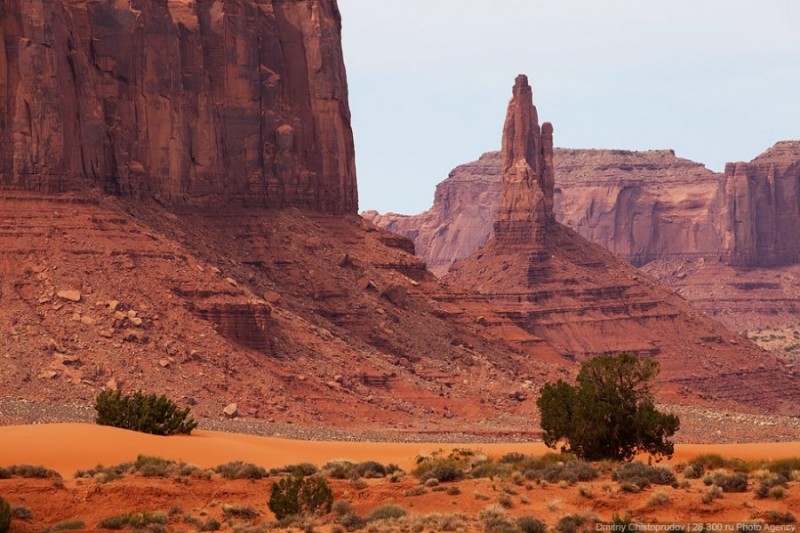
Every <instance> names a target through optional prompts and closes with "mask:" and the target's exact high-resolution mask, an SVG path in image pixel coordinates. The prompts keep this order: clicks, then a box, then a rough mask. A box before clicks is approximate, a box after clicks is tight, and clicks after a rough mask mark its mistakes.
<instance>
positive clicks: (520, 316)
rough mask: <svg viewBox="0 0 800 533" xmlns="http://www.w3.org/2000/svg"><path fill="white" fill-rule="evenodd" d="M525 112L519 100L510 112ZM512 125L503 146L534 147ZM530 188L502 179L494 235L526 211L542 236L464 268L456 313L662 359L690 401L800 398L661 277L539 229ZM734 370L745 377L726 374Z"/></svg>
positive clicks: (563, 346) (528, 340) (541, 338)
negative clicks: (751, 393)
mask: <svg viewBox="0 0 800 533" xmlns="http://www.w3.org/2000/svg"><path fill="white" fill-rule="evenodd" d="M518 87H519V85H517V86H515V95H516V93H517V91H518ZM517 105H519V104H518V99H517V98H514V99H513V100H512V103H511V105H510V107H511V112H510V113H513V112H516V110H515V106H517ZM528 105H530V104H528ZM506 125H507V127H506V128H505V131H504V136H505V138H504V139H503V146H504V147H505V146H507V145H508V144H509V143H512V142H513V143H518V144H519V145H522V146H525V145H530V144H534V145H535V143H536V141H537V139H536V138H535V137H534V134H535V131H536V130H535V128H531V129H530V130H529V131H528V132H526V133H523V134H522V136H521V138H519V139H517V138H516V136H517V135H518V132H519V130H516V129H514V128H509V127H508V122H507V123H506ZM526 137H527V138H526ZM518 153H519V152H514V151H504V160H503V165H502V168H504V169H512V173H513V172H514V169H515V167H516V168H519V166H522V165H514V164H513V159H510V158H512V157H513V158H516V157H517V156H516V155H515V154H518ZM664 156H666V154H664ZM513 176H514V174H512V177H513ZM530 183H531V186H530V187H527V188H526V187H523V186H521V185H520V182H519V181H517V180H514V179H508V176H506V175H504V176H503V180H502V190H501V197H502V198H503V200H502V202H501V206H502V205H512V206H514V209H513V210H506V211H505V212H504V210H503V208H502V207H501V209H500V210H499V211H498V213H497V215H496V218H495V221H496V224H495V229H496V230H498V229H500V228H501V226H500V225H498V224H497V223H498V222H504V221H507V220H511V221H518V220H522V218H521V217H519V216H518V215H517V214H520V213H526V212H527V213H530V218H529V219H527V220H528V221H530V222H528V224H527V231H529V232H531V233H532V234H533V235H534V236H535V238H530V237H527V238H526V237H525V236H524V235H518V236H515V238H513V239H508V238H506V237H507V236H502V235H496V236H495V237H493V238H491V239H490V240H489V241H488V242H487V243H485V244H484V245H483V246H482V247H481V248H480V249H479V250H478V251H476V252H474V253H473V254H472V255H470V256H469V257H467V258H465V259H463V260H461V261H459V262H458V263H456V264H455V265H454V266H453V268H452V269H451V270H450V272H449V273H448V274H447V275H446V276H444V278H443V283H444V284H446V285H447V286H449V287H452V288H455V289H456V290H461V291H463V293H462V294H461V295H460V297H459V296H455V297H453V296H442V297H440V298H441V302H442V304H443V305H445V306H446V307H445V308H446V309H447V310H448V311H449V312H450V313H452V314H453V315H454V316H459V317H462V318H472V319H473V320H476V321H479V322H483V323H485V324H486V325H487V327H489V328H491V329H493V330H494V331H496V332H497V335H500V336H502V335H504V334H508V333H507V332H512V335H513V336H514V338H516V339H518V343H519V345H523V346H526V347H528V349H531V348H530V347H531V346H537V343H539V345H544V346H547V345H549V346H552V347H554V348H555V349H556V351H557V352H558V353H560V354H562V356H563V357H566V358H568V359H572V360H578V361H580V360H583V359H585V358H588V357H592V356H595V355H599V354H604V353H615V352H630V353H636V354H639V355H641V356H647V357H653V358H656V359H657V360H658V361H659V362H660V364H661V369H662V379H663V380H664V382H663V383H662V385H663V386H664V387H666V388H671V389H672V390H677V391H683V392H684V393H686V392H687V391H688V390H701V389H707V388H709V387H713V388H714V389H715V390H716V391H719V393H720V395H721V397H726V398H728V399H731V400H734V399H735V398H737V395H741V394H742V389H745V390H757V389H758V388H760V387H763V386H764V385H765V384H766V383H767V382H773V380H774V383H776V387H777V388H779V389H780V390H781V391H782V392H781V394H780V395H788V396H792V397H798V396H800V387H799V386H798V385H797V384H795V383H794V382H793V377H792V376H791V375H790V373H789V372H787V371H786V369H784V368H783V367H782V366H781V365H780V364H778V362H777V361H775V360H774V359H770V358H769V357H765V356H764V355H763V354H762V355H761V356H758V355H756V356H755V357H756V359H761V360H762V361H768V362H764V363H762V364H763V366H760V365H759V364H754V360H753V359H752V357H753V356H754V354H752V353H750V352H749V350H750V348H749V343H748V342H747V341H746V340H745V339H743V338H741V337H736V336H735V335H734V334H732V333H730V332H727V331H726V330H725V328H724V327H723V326H722V325H721V324H719V323H717V322H714V321H712V320H710V319H708V318H707V317H705V316H703V315H702V314H701V313H699V312H698V311H696V310H694V309H692V308H691V306H690V305H689V304H688V303H687V302H686V301H685V300H683V299H682V298H680V297H679V296H677V295H675V294H674V293H672V292H671V291H669V290H668V289H666V288H665V287H663V286H662V285H660V284H659V283H658V282H656V281H655V280H654V279H652V278H650V277H648V276H646V275H644V274H642V273H640V272H639V271H637V270H636V269H634V268H633V267H632V266H630V265H628V264H626V263H625V262H623V261H622V260H621V259H619V258H617V257H616V256H614V255H613V254H611V253H610V252H608V251H607V250H604V249H602V248H601V247H600V246H598V245H596V244H593V243H591V242H589V241H588V240H586V239H584V238H583V237H581V236H580V235H578V234H576V233H575V231H573V230H572V229H570V228H568V227H566V226H564V225H562V224H560V223H557V222H555V221H552V222H549V223H546V224H537V223H536V221H537V213H539V212H541V211H540V209H541V199H542V196H543V195H540V194H536V192H540V191H539V190H538V189H537V188H536V186H535V185H534V184H533V183H532V182H530ZM512 227H513V228H514V229H518V230H519V231H524V229H523V228H525V226H524V225H523V224H517V225H516V226H512ZM503 229H505V228H503ZM540 232H544V235H543V236H542V237H539V233H540ZM512 234H513V233H512ZM517 243H525V244H524V245H522V246H519V245H517ZM478 313H481V315H480V316H477V314H478ZM515 328H516V329H515ZM519 331H523V332H526V333H527V334H528V335H529V336H528V337H524V336H523V335H520V334H519ZM687 346H691V349H689V350H687ZM531 350H532V351H533V352H534V353H535V351H536V350H535V348H533V349H531ZM729 368H735V369H737V372H739V373H738V374H737V373H732V372H726V369H729ZM678 394H681V393H680V392H678ZM780 395H777V396H775V397H774V398H773V400H772V401H775V402H776V404H775V405H777V404H780V403H782V401H783V400H781V399H780V397H779V396H780Z"/></svg>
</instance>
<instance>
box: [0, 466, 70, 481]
mask: <svg viewBox="0 0 800 533" xmlns="http://www.w3.org/2000/svg"><path fill="white" fill-rule="evenodd" d="M12 477H21V478H26V479H61V474H59V473H58V472H56V471H55V470H50V469H49V468H45V467H44V466H41V465H24V464H23V465H11V466H7V467H5V468H0V479H9V478H12Z"/></svg>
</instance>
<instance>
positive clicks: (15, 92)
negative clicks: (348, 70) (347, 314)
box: [0, 0, 357, 213]
mask: <svg viewBox="0 0 800 533" xmlns="http://www.w3.org/2000/svg"><path fill="white" fill-rule="evenodd" d="M340 24H341V22H340V15H339V11H338V8H337V4H336V1H335V0H298V1H291V2H285V1H278V0H246V1H242V2H194V1H191V0H169V1H162V2H151V1H148V0H116V1H110V0H109V1H102V2H94V1H84V0H70V1H66V0H54V1H47V2H42V1H41V0H6V1H4V2H3V3H2V5H0V186H1V187H3V188H7V189H8V188H11V189H26V190H34V191H40V192H59V191H65V190H82V189H85V188H88V187H100V188H102V189H104V190H105V191H107V192H112V193H116V194H121V195H126V196H134V197H142V196H147V197H153V198H156V199H157V200H159V201H160V202H162V203H164V204H189V205H206V206H214V207H219V206H221V205H225V204H240V205H241V204H244V205H252V206H270V207H283V206H299V207H306V208H311V209H314V210H318V211H322V212H326V213H345V212H355V210H356V208H357V191H356V176H355V165H354V154H353V138H352V132H351V128H350V112H349V108H348V94H347V84H346V76H345V68H344V62H343V59H342V49H341V42H340V29H341V27H340Z"/></svg>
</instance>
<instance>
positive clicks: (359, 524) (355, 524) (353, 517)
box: [337, 513, 367, 531]
mask: <svg viewBox="0 0 800 533" xmlns="http://www.w3.org/2000/svg"><path fill="white" fill-rule="evenodd" d="M337 523H338V524H339V525H340V526H342V527H343V528H345V529H346V530H347V531H356V530H358V529H363V528H364V527H365V526H366V525H367V521H366V520H364V519H363V518H361V517H360V516H358V515H357V514H356V513H347V514H345V515H342V516H340V517H339V519H338V520H337Z"/></svg>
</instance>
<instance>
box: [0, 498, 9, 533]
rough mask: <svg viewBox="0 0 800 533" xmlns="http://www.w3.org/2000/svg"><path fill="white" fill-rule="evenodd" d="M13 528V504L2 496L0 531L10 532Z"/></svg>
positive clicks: (0, 500) (0, 502)
mask: <svg viewBox="0 0 800 533" xmlns="http://www.w3.org/2000/svg"><path fill="white" fill-rule="evenodd" d="M10 528H11V505H10V504H9V503H8V502H7V501H5V500H4V499H3V498H0V533H8V530H9V529H10Z"/></svg>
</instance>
